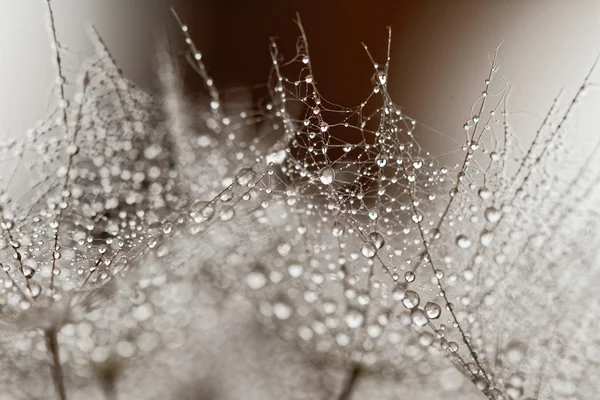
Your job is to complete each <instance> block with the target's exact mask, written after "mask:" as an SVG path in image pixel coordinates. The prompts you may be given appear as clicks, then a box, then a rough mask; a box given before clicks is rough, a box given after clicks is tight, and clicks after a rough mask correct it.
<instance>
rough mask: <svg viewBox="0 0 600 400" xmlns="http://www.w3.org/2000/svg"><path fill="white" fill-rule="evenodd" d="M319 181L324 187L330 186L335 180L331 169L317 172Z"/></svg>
mask: <svg viewBox="0 0 600 400" xmlns="http://www.w3.org/2000/svg"><path fill="white" fill-rule="evenodd" d="M319 179H320V180H321V183H323V184H324V185H331V184H332V183H333V180H334V179H335V171H334V170H333V168H331V167H325V168H323V169H321V171H319Z"/></svg>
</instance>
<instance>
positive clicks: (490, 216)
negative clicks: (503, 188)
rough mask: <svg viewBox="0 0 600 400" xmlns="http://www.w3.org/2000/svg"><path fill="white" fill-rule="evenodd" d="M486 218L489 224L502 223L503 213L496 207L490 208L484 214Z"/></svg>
mask: <svg viewBox="0 0 600 400" xmlns="http://www.w3.org/2000/svg"><path fill="white" fill-rule="evenodd" d="M484 216H485V219H486V220H487V221H488V222H490V223H492V224H495V223H496V222H498V221H500V217H501V216H502V213H501V212H500V210H498V209H497V208H495V207H488V208H486V210H485V212H484Z"/></svg>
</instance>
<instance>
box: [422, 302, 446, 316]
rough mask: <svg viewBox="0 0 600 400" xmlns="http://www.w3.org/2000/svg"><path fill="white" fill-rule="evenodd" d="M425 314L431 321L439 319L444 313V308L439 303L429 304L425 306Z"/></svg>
mask: <svg viewBox="0 0 600 400" xmlns="http://www.w3.org/2000/svg"><path fill="white" fill-rule="evenodd" d="M425 313H427V317H429V319H438V318H439V317H440V315H441V313H442V308H441V307H440V305H439V304H438V303H434V302H431V301H430V302H428V303H427V304H425Z"/></svg>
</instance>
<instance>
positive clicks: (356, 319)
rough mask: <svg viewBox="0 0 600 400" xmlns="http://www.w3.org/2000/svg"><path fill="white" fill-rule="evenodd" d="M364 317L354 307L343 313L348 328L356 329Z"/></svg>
mask: <svg viewBox="0 0 600 400" xmlns="http://www.w3.org/2000/svg"><path fill="white" fill-rule="evenodd" d="M364 320H365V317H364V315H363V313H362V312H361V311H359V310H357V309H355V308H350V309H349V310H348V311H346V315H344V322H345V323H346V325H348V328H351V329H356V328H359V327H361V326H362V324H363V322H364Z"/></svg>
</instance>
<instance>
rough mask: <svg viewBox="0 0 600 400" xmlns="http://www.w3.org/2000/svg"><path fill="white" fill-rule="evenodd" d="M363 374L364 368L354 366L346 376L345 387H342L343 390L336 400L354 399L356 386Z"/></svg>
mask: <svg viewBox="0 0 600 400" xmlns="http://www.w3.org/2000/svg"><path fill="white" fill-rule="evenodd" d="M361 374H362V368H361V367H360V366H358V365H354V366H352V368H351V369H350V370H349V371H348V374H347V375H346V378H345V381H344V386H342V390H341V391H340V394H339V395H338V396H337V399H336V400H350V399H351V398H352V394H353V393H354V391H355V390H356V385H357V383H358V381H359V379H360V376H361Z"/></svg>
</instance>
